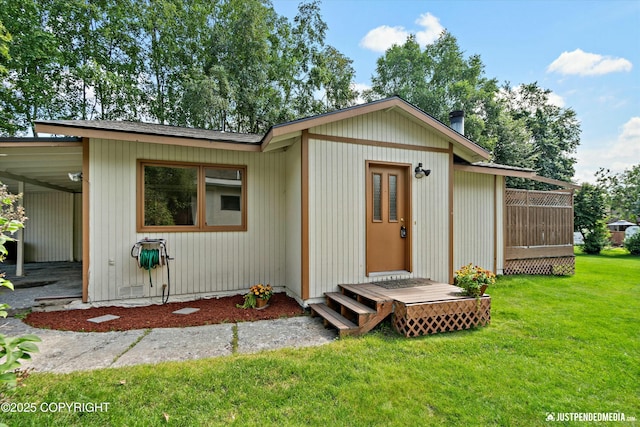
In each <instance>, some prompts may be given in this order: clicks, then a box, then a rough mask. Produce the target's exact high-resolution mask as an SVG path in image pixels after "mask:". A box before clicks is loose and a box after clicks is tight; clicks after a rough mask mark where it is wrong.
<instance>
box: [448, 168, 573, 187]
mask: <svg viewBox="0 0 640 427" xmlns="http://www.w3.org/2000/svg"><path fill="white" fill-rule="evenodd" d="M454 168H455V169H456V170H458V171H464V172H473V173H482V174H486V175H498V176H511V177H514V178H526V179H532V180H534V181H540V182H544V183H547V184H553V185H557V186H560V187H564V188H568V189H572V190H577V189H579V188H581V186H580V185H577V184H574V183H572V182H566V181H560V180H558V179H552V178H546V177H544V176H540V175H537V174H536V173H535V172H533V171H531V172H528V171H519V170H512V169H500V168H494V167H483V166H474V165H454ZM558 191H560V190H558Z"/></svg>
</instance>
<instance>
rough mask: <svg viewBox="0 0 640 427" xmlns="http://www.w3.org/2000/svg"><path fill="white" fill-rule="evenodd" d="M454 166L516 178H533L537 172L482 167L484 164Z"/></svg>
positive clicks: (458, 168) (457, 168) (475, 171)
mask: <svg viewBox="0 0 640 427" xmlns="http://www.w3.org/2000/svg"><path fill="white" fill-rule="evenodd" d="M453 167H454V168H455V170H457V171H463V172H473V173H482V174H485V175H500V176H512V177H515V178H529V179H533V176H535V172H533V171H531V172H528V171H518V170H512V169H500V168H490V167H482V166H474V165H453Z"/></svg>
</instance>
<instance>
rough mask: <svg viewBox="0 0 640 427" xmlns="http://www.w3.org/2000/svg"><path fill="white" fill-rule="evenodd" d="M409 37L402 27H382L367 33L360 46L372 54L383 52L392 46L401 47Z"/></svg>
mask: <svg viewBox="0 0 640 427" xmlns="http://www.w3.org/2000/svg"><path fill="white" fill-rule="evenodd" d="M408 36H409V33H408V32H407V31H406V30H405V29H404V28H403V27H389V26H387V25H382V26H380V27H377V28H374V29H373V30H371V31H369V32H368V33H367V35H366V36H364V38H363V39H362V40H360V46H362V47H364V48H365V49H369V50H372V51H374V52H384V51H386V50H387V49H389V48H390V47H391V46H393V45H394V44H397V45H401V44H403V43H404V42H405V41H406V40H407V37H408Z"/></svg>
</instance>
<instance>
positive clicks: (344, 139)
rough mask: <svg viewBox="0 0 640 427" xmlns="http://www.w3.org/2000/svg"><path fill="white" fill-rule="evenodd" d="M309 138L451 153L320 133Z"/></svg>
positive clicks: (434, 148)
mask: <svg viewBox="0 0 640 427" xmlns="http://www.w3.org/2000/svg"><path fill="white" fill-rule="evenodd" d="M309 138H310V139H317V140H319V141H332V142H346V143H348V144H358V145H369V146H373V147H385V148H399V149H402V150H414V151H426V152H432V153H449V149H448V148H438V147H423V146H421V145H413V144H397V143H395V142H385V141H373V140H369V139H360V138H347V137H344V136H336V135H323V134H320V133H309Z"/></svg>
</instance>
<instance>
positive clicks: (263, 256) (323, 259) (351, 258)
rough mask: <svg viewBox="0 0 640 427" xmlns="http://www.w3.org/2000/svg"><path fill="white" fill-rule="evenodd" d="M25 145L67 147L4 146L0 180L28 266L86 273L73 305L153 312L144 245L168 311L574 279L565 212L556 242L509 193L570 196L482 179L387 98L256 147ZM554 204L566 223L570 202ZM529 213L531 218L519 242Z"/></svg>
mask: <svg viewBox="0 0 640 427" xmlns="http://www.w3.org/2000/svg"><path fill="white" fill-rule="evenodd" d="M36 129H37V131H38V132H39V133H48V134H55V135H65V136H67V138H66V139H64V140H54V139H36V140H31V141H30V142H28V143H25V142H6V141H5V142H0V153H1V154H2V155H3V157H0V163H1V164H2V166H0V180H2V181H8V182H9V183H10V184H11V185H12V188H15V190H16V191H23V192H24V193H25V197H24V204H25V207H26V209H27V212H28V216H29V217H30V218H31V219H30V222H29V224H28V227H27V229H26V230H25V240H24V242H25V249H24V256H25V260H27V261H54V260H74V259H75V260H81V261H82V263H83V289H82V295H83V300H84V301H85V302H90V303H118V302H120V303H125V302H133V303H137V302H144V303H150V302H158V301H159V299H160V298H161V296H162V293H163V290H164V289H163V288H166V286H162V285H166V284H167V283H166V281H167V279H166V278H165V277H164V276H163V275H164V274H166V271H165V270H166V269H163V268H158V269H155V270H153V271H151V273H149V272H147V271H145V270H144V269H141V268H139V265H138V263H137V262H136V260H134V259H133V258H132V256H131V255H132V248H134V246H135V244H136V243H137V242H144V241H145V239H163V241H164V242H165V243H166V250H167V252H168V255H169V257H170V261H169V263H170V273H169V274H170V277H169V281H170V294H171V298H172V299H175V300H188V299H196V298H203V297H212V296H221V295H229V294H238V293H242V292H245V291H246V290H247V289H248V288H249V287H250V286H251V285H253V284H255V283H270V284H271V285H273V286H274V287H275V288H276V289H277V290H280V291H286V292H287V293H288V294H289V295H291V296H292V297H294V298H296V299H297V300H298V301H299V302H300V304H303V305H307V304H310V303H313V302H317V301H320V300H323V299H324V294H325V293H326V292H331V291H334V290H335V289H337V285H338V284H349V283H352V284H356V283H367V282H376V281H382V280H389V279H402V278H428V279H431V280H432V281H436V282H441V283H453V276H454V271H455V270H456V269H457V268H459V267H460V266H462V265H465V264H468V263H474V264H477V265H480V266H482V267H484V268H487V269H490V270H493V271H494V272H496V273H498V274H502V273H505V272H507V271H512V272H522V271H524V272H528V271H533V272H538V271H537V269H538V267H534V268H533V270H531V269H529V270H528V269H527V268H528V267H526V266H527V265H528V264H527V262H526V261H527V260H534V261H536V260H537V261H536V263H537V264H536V263H534V264H535V265H536V266H537V265H542V266H543V268H541V269H540V271H543V272H551V270H553V268H554V265H555V264H554V262H555V261H557V260H560V263H561V264H563V265H566V264H567V263H568V264H569V265H572V262H573V251H572V238H573V226H572V223H570V224H569V223H567V222H571V221H572V220H569V219H566V218H569V217H571V218H572V216H573V214H572V210H571V211H570V212H569V216H567V215H565V219H566V221H565V222H564V223H563V224H560V225H559V224H558V223H557V222H553V221H554V220H552V219H551V218H557V216H548V217H547V216H544V215H546V214H544V212H543V211H544V209H542V211H541V210H540V209H534V208H529V205H528V203H529V202H531V201H533V200H536V198H537V199H540V197H538V196H537V195H532V194H529V193H527V192H515V193H509V192H508V190H507V189H506V188H505V177H506V176H517V177H524V178H529V179H538V180H543V181H545V182H552V183H555V184H559V185H564V186H567V187H568V188H571V187H575V186H572V185H571V184H567V183H563V182H559V181H554V180H548V179H546V178H542V177H538V176H537V175H535V173H534V172H532V171H529V170H524V169H517V168H511V167H507V166H501V165H496V164H491V163H487V160H488V159H489V157H490V156H489V153H488V152H487V151H485V150H484V149H483V148H481V147H480V146H478V145H476V144H475V143H474V142H473V141H470V140H469V139H467V138H466V137H465V136H464V135H463V132H462V131H461V132H458V131H456V130H454V129H452V128H451V127H449V126H447V125H445V124H443V123H441V122H439V121H438V120H435V119H434V118H433V117H431V116H429V115H428V114H426V113H425V112H423V111H421V110H420V109H418V108H416V107H415V106H413V105H411V104H410V103H408V102H406V101H404V100H403V99H401V98H399V97H392V98H387V99H383V100H379V101H375V102H371V103H368V104H363V105H357V106H354V107H350V108H346V109H343V110H339V111H335V112H331V113H327V114H321V115H318V116H313V117H309V118H304V119H300V120H295V121H292V122H288V123H283V124H278V125H275V126H273V127H271V128H270V129H269V131H268V132H267V133H266V134H264V135H255V134H236V133H229V132H222V131H213V130H203V129H191V128H181V127H173V126H164V125H159V124H149V123H134V122H121V121H84V120H47V121H38V122H37V123H36ZM460 130H461V129H460ZM69 177H71V178H74V179H75V182H74V181H70V180H69ZM556 196H557V197H565V196H568V198H569V202H568V203H569V207H570V206H572V205H571V202H570V200H571V193H570V192H557V194H555V195H552V196H551V197H556ZM565 198H566V197H565ZM556 205H557V203H555V202H554V203H553V204H551V205H549V206H556ZM523 209H531V211H530V212H529V211H527V212H528V213H524V212H525V211H524V210H523ZM534 210H535V211H536V212H543V214H544V215H543V216H542V217H541V218H543V219H541V220H540V221H539V223H537V224H535V227H533V226H532V227H529V223H530V222H531V221H530V220H529V222H527V221H525V218H529V219H530V218H532V217H533V213H532V212H534ZM510 212H511V213H510ZM564 212H565V213H566V212H568V211H566V210H565V211H564ZM544 218H547V219H544ZM527 235H535V236H538V235H542V236H543V237H542V240H540V241H539V242H537V243H533V244H532V243H530V242H529V243H528V242H527ZM157 241H159V240H157ZM545 248H546V249H545ZM541 259H542V260H544V261H543V262H542V263H540V262H538V261H539V260H541ZM523 260H524V261H523ZM554 260H555V261H554ZM523 269H524V270H523ZM151 285H153V286H151Z"/></svg>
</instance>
